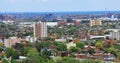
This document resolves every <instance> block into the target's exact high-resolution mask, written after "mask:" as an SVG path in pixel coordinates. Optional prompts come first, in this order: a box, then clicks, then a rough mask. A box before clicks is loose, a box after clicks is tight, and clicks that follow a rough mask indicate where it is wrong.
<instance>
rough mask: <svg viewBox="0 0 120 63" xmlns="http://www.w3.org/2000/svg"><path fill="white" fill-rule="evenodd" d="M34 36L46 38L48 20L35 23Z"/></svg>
mask: <svg viewBox="0 0 120 63" xmlns="http://www.w3.org/2000/svg"><path fill="white" fill-rule="evenodd" d="M34 37H35V38H37V39H38V38H44V37H47V24H46V22H41V21H40V22H36V23H34Z"/></svg>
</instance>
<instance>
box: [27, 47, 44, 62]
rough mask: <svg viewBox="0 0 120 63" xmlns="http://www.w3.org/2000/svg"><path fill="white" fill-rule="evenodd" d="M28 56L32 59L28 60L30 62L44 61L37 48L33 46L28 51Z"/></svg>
mask: <svg viewBox="0 0 120 63" xmlns="http://www.w3.org/2000/svg"><path fill="white" fill-rule="evenodd" d="M27 56H28V57H29V58H30V60H29V61H28V62H29V63H42V62H43V60H42V59H41V57H40V56H39V52H38V51H37V50H36V49H35V48H31V49H30V50H29V51H28V53H27Z"/></svg>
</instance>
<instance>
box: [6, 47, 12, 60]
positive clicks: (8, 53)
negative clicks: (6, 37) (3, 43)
mask: <svg viewBox="0 0 120 63" xmlns="http://www.w3.org/2000/svg"><path fill="white" fill-rule="evenodd" d="M5 53H6V56H7V58H9V57H10V56H12V55H13V53H14V50H13V49H12V48H6V52H5Z"/></svg>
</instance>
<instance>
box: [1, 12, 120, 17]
mask: <svg viewBox="0 0 120 63" xmlns="http://www.w3.org/2000/svg"><path fill="white" fill-rule="evenodd" d="M0 14H9V15H12V16H16V17H22V16H24V17H25V16H27V17H34V16H44V15H50V14H52V15H60V16H61V15H86V14H92V15H100V14H101V15H102V14H120V11H83V12H6V13H0Z"/></svg>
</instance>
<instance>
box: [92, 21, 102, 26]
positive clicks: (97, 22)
mask: <svg viewBox="0 0 120 63" xmlns="http://www.w3.org/2000/svg"><path fill="white" fill-rule="evenodd" d="M101 25H102V21H101V20H91V21H90V27H92V26H101Z"/></svg>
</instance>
